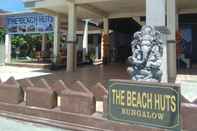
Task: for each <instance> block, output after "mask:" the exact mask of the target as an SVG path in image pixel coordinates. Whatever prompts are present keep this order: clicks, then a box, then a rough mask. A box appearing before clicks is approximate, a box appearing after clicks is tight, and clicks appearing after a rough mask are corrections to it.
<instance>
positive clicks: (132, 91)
mask: <svg viewBox="0 0 197 131" xmlns="http://www.w3.org/2000/svg"><path fill="white" fill-rule="evenodd" d="M108 90H109V97H108V98H109V101H108V102H109V104H108V105H109V107H108V117H109V119H111V120H115V121H120V122H126V123H131V124H139V125H143V126H148V127H156V128H163V129H168V130H173V131H178V130H180V88H179V86H176V85H169V84H156V83H143V82H139V83H138V82H132V81H123V80H110V81H109V85H108Z"/></svg>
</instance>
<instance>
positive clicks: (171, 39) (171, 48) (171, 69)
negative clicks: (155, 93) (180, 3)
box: [167, 0, 177, 81]
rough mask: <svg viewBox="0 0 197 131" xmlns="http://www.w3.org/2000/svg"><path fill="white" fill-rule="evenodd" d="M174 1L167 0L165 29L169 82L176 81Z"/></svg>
mask: <svg viewBox="0 0 197 131" xmlns="http://www.w3.org/2000/svg"><path fill="white" fill-rule="evenodd" d="M176 19H177V17H176V0H167V27H168V29H169V30H170V35H168V78H169V80H170V81H174V80H175V79H176V73H177V69H176V26H177V23H176Z"/></svg>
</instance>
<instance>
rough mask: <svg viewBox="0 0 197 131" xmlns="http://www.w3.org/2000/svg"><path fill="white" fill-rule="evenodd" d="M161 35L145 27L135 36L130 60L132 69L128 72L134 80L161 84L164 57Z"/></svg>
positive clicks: (149, 27)
mask: <svg viewBox="0 0 197 131" xmlns="http://www.w3.org/2000/svg"><path fill="white" fill-rule="evenodd" d="M162 45H163V42H162V40H161V33H160V32H159V31H156V30H155V28H154V27H152V26H148V25H145V26H143V27H142V29H141V31H138V32H136V33H135V34H134V40H133V41H132V43H131V48H132V52H133V55H132V56H130V57H129V58H128V60H129V63H130V64H131V67H128V72H129V74H130V75H131V78H132V80H137V81H149V82H160V81H161V77H162V71H161V65H162V60H161V58H162V55H163V47H162Z"/></svg>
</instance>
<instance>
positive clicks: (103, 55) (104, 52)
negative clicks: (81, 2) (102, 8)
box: [101, 18, 110, 64]
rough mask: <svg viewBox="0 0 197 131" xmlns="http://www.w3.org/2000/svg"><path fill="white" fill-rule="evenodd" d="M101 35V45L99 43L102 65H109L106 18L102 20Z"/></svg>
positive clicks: (107, 22)
mask: <svg viewBox="0 0 197 131" xmlns="http://www.w3.org/2000/svg"><path fill="white" fill-rule="evenodd" d="M103 27H104V30H103V34H102V43H101V58H102V59H103V63H104V64H107V63H109V50H110V45H109V20H108V18H104V19H103Z"/></svg>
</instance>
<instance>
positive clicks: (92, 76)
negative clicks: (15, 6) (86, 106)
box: [0, 64, 197, 87]
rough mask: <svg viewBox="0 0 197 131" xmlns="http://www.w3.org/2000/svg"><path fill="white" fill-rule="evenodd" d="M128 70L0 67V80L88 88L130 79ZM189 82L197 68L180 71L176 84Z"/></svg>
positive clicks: (196, 78) (195, 77) (122, 67)
mask: <svg viewBox="0 0 197 131" xmlns="http://www.w3.org/2000/svg"><path fill="white" fill-rule="evenodd" d="M126 69H127V66H126V65H121V64H111V65H105V66H103V65H98V66H82V67H79V68H78V69H77V71H76V72H73V73H68V72H66V69H62V70H58V71H49V70H46V69H40V68H25V67H11V66H0V78H1V79H2V80H3V81H5V80H7V79H8V78H9V77H10V76H14V77H15V78H16V79H24V78H31V79H32V80H33V81H36V82H37V81H38V80H39V79H40V78H45V79H47V80H48V82H49V83H54V82H55V81H56V80H59V79H61V80H64V81H66V83H70V82H73V81H76V80H80V81H82V82H83V83H84V84H85V85H86V86H88V87H91V86H93V85H95V84H96V83H97V82H101V83H102V84H104V85H105V86H107V81H108V80H109V79H129V75H128V73H127V71H126ZM187 80H192V81H197V68H192V69H181V70H179V71H178V74H177V78H176V83H180V82H181V81H187Z"/></svg>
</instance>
